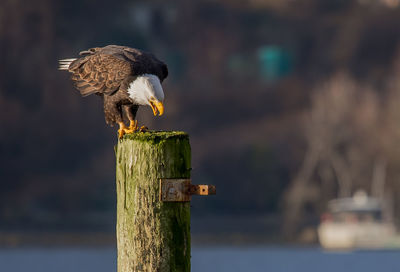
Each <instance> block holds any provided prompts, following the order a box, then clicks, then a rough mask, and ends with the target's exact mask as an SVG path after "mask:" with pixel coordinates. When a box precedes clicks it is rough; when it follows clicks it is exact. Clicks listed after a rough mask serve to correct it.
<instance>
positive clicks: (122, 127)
mask: <svg viewBox="0 0 400 272" xmlns="http://www.w3.org/2000/svg"><path fill="white" fill-rule="evenodd" d="M118 125H119V129H118V138H120V139H122V137H124V135H125V131H126V126H125V124H124V122H118Z"/></svg>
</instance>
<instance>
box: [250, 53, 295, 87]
mask: <svg viewBox="0 0 400 272" xmlns="http://www.w3.org/2000/svg"><path fill="white" fill-rule="evenodd" d="M257 60H258V64H259V73H260V75H261V77H262V78H263V79H264V80H266V81H275V80H277V79H280V78H282V77H284V76H287V75H288V74H290V72H291V71H292V67H293V60H292V56H291V54H290V53H289V52H288V51H287V50H285V49H283V48H282V47H279V46H262V47H260V48H259V49H258V51H257Z"/></svg>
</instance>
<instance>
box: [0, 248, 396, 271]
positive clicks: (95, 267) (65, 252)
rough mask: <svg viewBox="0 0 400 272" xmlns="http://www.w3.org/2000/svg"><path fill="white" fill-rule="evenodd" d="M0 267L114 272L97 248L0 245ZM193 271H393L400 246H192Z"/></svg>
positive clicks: (112, 260)
mask: <svg viewBox="0 0 400 272" xmlns="http://www.w3.org/2000/svg"><path fill="white" fill-rule="evenodd" d="M0 271H1V272H3V271H4V272H14V271H15V272H26V271H29V272H50V271H52V272H53V271H57V272H81V271H82V272H90V271H96V272H103V271H104V272H110V271H116V251H115V249H113V248H103V249H101V248H100V249H92V248H86V249H82V248H81V249H71V248H70V249H52V248H46V249H35V248H31V249H12V250H5V249H2V250H0ZM192 271H193V272H204V271H207V272H214V271H218V272H225V271H226V272H228V271H229V272H235V271H245V272H247V271H272V272H291V271H293V272H294V271H296V272H303V271H304V272H320V271H321V272H339V271H340V272H347V271H349V272H350V271H351V272H376V271H384V272H391V271H393V272H398V271H400V251H364V252H353V253H329V252H324V251H321V250H320V249H318V248H271V247H197V248H194V249H193V250H192Z"/></svg>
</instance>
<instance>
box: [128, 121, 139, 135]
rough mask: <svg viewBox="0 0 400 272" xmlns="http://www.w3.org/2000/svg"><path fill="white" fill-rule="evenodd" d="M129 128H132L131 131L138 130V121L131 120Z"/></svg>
mask: <svg viewBox="0 0 400 272" xmlns="http://www.w3.org/2000/svg"><path fill="white" fill-rule="evenodd" d="M129 130H131V132H130V133H133V132H135V131H136V130H138V121H137V120H129Z"/></svg>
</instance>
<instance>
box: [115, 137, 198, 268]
mask: <svg viewBox="0 0 400 272" xmlns="http://www.w3.org/2000/svg"><path fill="white" fill-rule="evenodd" d="M190 157H191V154H190V144H189V136H188V135H187V134H186V133H184V132H144V133H135V134H129V135H125V137H124V138H123V139H122V140H120V141H119V143H118V145H117V147H116V159H117V160H116V161H117V176H116V183H117V247H118V272H133V271H154V272H156V271H157V272H164V271H168V272H169V271H179V272H186V271H187V272H189V271H190V202H161V201H160V199H159V194H160V191H159V190H160V188H159V187H160V179H161V178H190V169H191V168H190Z"/></svg>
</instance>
